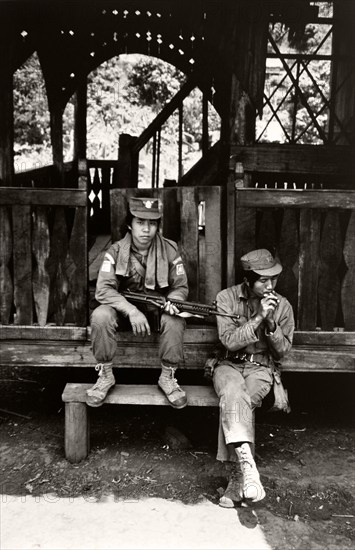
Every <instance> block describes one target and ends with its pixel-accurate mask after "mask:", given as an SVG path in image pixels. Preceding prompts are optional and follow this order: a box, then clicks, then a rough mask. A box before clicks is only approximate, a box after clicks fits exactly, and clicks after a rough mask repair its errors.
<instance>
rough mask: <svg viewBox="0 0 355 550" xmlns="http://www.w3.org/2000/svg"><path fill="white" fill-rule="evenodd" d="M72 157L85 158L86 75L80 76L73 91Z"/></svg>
mask: <svg viewBox="0 0 355 550" xmlns="http://www.w3.org/2000/svg"><path fill="white" fill-rule="evenodd" d="M74 108H75V115H74V158H75V159H84V158H86V144H87V139H86V131H87V128H86V114H87V77H86V75H85V77H83V78H82V80H81V81H80V82H79V85H78V88H77V90H76V92H75V107H74Z"/></svg>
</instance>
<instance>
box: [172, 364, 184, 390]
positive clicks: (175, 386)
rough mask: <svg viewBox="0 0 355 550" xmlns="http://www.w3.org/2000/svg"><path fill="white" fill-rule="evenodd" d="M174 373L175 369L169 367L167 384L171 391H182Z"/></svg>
mask: <svg viewBox="0 0 355 550" xmlns="http://www.w3.org/2000/svg"><path fill="white" fill-rule="evenodd" d="M174 374H175V371H174V369H173V368H172V367H171V372H170V375H169V376H170V380H169V386H170V388H171V391H174V390H176V391H181V392H182V389H181V388H180V386H179V384H178V381H177V379H176V378H175V376H174Z"/></svg>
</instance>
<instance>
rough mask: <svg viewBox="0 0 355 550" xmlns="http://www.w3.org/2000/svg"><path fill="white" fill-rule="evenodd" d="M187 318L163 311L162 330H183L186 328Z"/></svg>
mask: <svg viewBox="0 0 355 550" xmlns="http://www.w3.org/2000/svg"><path fill="white" fill-rule="evenodd" d="M185 324H186V322H185V319H184V318H183V317H177V316H175V315H168V314H166V313H163V315H162V316H161V319H160V332H161V333H163V332H169V331H170V330H172V331H174V332H181V333H182V332H183V331H184V330H185Z"/></svg>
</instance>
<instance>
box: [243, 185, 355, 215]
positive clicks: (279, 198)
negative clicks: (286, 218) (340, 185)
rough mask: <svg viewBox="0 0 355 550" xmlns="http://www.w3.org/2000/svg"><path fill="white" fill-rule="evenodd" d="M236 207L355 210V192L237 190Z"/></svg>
mask: <svg viewBox="0 0 355 550" xmlns="http://www.w3.org/2000/svg"><path fill="white" fill-rule="evenodd" d="M236 205H237V207H241V208H267V207H269V208H312V209H322V208H325V209H329V208H341V209H351V210H352V209H354V208H355V191H350V190H340V189H339V190H336V191H330V190H327V189H305V190H301V189H298V190H294V191H292V190H287V189H247V188H245V189H236Z"/></svg>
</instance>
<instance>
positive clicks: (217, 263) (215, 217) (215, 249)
mask: <svg viewBox="0 0 355 550" xmlns="http://www.w3.org/2000/svg"><path fill="white" fill-rule="evenodd" d="M198 193H199V201H201V200H204V201H205V258H206V259H205V294H204V298H203V299H204V301H205V302H206V303H208V304H209V303H212V302H213V301H214V300H215V299H216V295H217V293H218V292H219V291H220V290H221V289H222V236H221V194H222V188H221V187H199V188H198ZM200 299H201V298H200Z"/></svg>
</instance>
